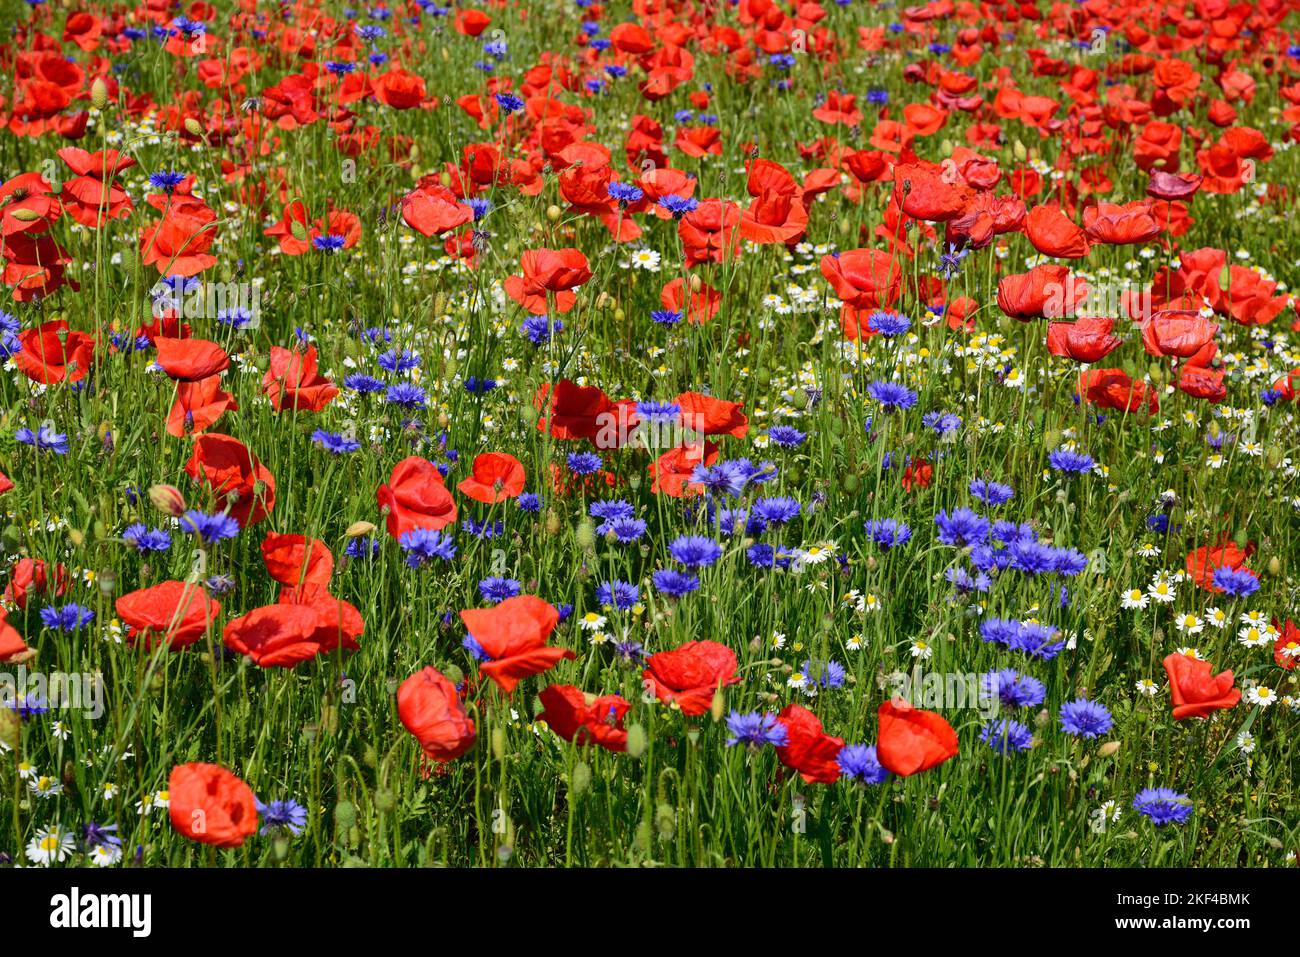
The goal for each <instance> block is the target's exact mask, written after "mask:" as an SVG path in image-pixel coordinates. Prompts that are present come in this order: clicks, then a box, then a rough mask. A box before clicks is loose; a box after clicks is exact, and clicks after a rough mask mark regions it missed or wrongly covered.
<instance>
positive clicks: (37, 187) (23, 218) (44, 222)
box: [0, 173, 63, 236]
mask: <svg viewBox="0 0 1300 957" xmlns="http://www.w3.org/2000/svg"><path fill="white" fill-rule="evenodd" d="M62 212H63V207H62V206H60V205H59V199H58V197H57V196H55V195H54V188H53V187H52V186H51V185H50V184H49V183H48V182H47V181H46V179H45V177H43V176H42V175H41V174H40V173H20V174H19V175H17V176H15V177H14V178H13V179H11V180H9V181H8V182H6V183H5V184H4V185H3V186H0V236H12V235H14V234H15V233H32V234H35V233H43V232H45V231H46V230H48V229H49V228H50V226H51V225H52V224H53V223H54V222H55V221H56V220H58V218H59V215H60V214H61V213H62Z"/></svg>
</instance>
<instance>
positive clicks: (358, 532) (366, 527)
mask: <svg viewBox="0 0 1300 957" xmlns="http://www.w3.org/2000/svg"><path fill="white" fill-rule="evenodd" d="M374 530H375V526H374V524H373V523H372V522H353V523H352V524H351V525H349V526H348V530H347V531H346V532H344V533H343V534H344V536H345V537H346V538H360V537H361V536H362V535H369V534H370V533H371V532H373V531H374Z"/></svg>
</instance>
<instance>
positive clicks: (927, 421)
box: [921, 412, 961, 435]
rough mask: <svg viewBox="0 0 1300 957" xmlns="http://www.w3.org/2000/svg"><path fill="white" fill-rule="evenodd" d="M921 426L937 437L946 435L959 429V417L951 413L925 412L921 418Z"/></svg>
mask: <svg viewBox="0 0 1300 957" xmlns="http://www.w3.org/2000/svg"><path fill="white" fill-rule="evenodd" d="M921 424H922V425H923V426H925V427H926V428H927V429H933V430H934V432H935V434H937V435H947V434H948V433H949V432H956V431H957V430H958V429H960V428H961V417H960V416H957V415H954V414H953V413H951V412H927V413H925V415H923V416H921Z"/></svg>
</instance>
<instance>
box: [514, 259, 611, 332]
mask: <svg viewBox="0 0 1300 957" xmlns="http://www.w3.org/2000/svg"><path fill="white" fill-rule="evenodd" d="M519 263H520V265H521V266H522V267H523V275H522V276H507V277H506V281H505V284H504V286H505V291H506V295H508V296H509V297H510V298H511V299H513V300H514V301H515V302H517V303H519V305H521V306H523V307H524V308H525V309H527V310H528V311H529V312H531V313H533V314H534V315H539V316H540V315H545V314H546V313H548V312H551V311H554V312H560V313H564V312H568V311H569V310H570V309H572V308H573V306H574V303H576V302H577V301H578V297H577V294H575V293H574V292H573V289H575V288H576V287H578V286H581V285H582V284H583V283H585V282H586V281H587V280H589V279H590V278H591V267H590V266H589V265H588V264H587V257H586V256H584V255H583V254H582V253H581V252H580V251H579V250H577V249H572V248H569V249H530V250H528V251H527V252H525V253H524V254H523V255H522V256H520V257H519ZM548 294H550V296H551V297H553V298H552V299H550V300H549V301H548ZM552 307H553V309H552Z"/></svg>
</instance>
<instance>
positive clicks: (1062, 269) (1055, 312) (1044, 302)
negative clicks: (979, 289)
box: [998, 264, 1088, 322]
mask: <svg viewBox="0 0 1300 957" xmlns="http://www.w3.org/2000/svg"><path fill="white" fill-rule="evenodd" d="M1087 298H1088V284H1087V283H1086V282H1085V281H1084V280H1083V279H1082V278H1080V277H1078V276H1071V275H1070V270H1069V268H1068V267H1066V266H1058V265H1055V264H1049V265H1043V266H1035V267H1034V268H1033V269H1031V270H1029V272H1025V273H1013V274H1012V275H1010V276H1003V277H1002V279H1000V280H999V281H998V307H999V308H1000V309H1001V310H1002V311H1003V312H1005V313H1006V314H1007V315H1008V316H1010V317H1011V318H1012V319H1019V320H1021V321H1022V322H1023V321H1025V320H1028V319H1041V318H1044V317H1046V318H1049V319H1062V318H1065V317H1067V316H1073V315H1075V312H1076V309H1077V308H1078V305H1079V304H1081V303H1083V302H1086V301H1087Z"/></svg>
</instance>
